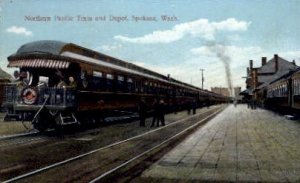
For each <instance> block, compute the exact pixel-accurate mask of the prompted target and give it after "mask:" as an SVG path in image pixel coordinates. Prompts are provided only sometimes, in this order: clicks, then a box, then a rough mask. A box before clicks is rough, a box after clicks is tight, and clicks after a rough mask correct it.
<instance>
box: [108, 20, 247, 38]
mask: <svg viewBox="0 0 300 183" xmlns="http://www.w3.org/2000/svg"><path fill="white" fill-rule="evenodd" d="M250 24H251V22H245V21H238V20H236V19H234V18H229V19H227V20H224V21H220V22H210V21H209V20H207V19H198V20H195V21H192V22H186V23H181V24H177V25H175V26H174V27H173V28H172V29H170V30H156V31H154V32H152V33H150V34H146V35H144V36H142V37H135V38H130V37H127V36H122V35H117V36H115V37H114V38H115V39H117V40H120V41H124V42H130V43H139V44H154V43H171V42H174V41H178V40H180V39H182V38H183V37H185V36H188V35H189V36H197V37H201V38H203V39H205V40H214V39H215V34H216V33H217V32H218V31H229V32H234V31H246V30H247V29H248V27H249V25H250Z"/></svg>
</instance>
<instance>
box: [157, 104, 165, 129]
mask: <svg viewBox="0 0 300 183" xmlns="http://www.w3.org/2000/svg"><path fill="white" fill-rule="evenodd" d="M159 121H160V122H161V125H162V126H165V103H164V100H160V101H159V104H158V120H157V127H158V126H159Z"/></svg>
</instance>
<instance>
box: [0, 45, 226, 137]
mask: <svg viewBox="0 0 300 183" xmlns="http://www.w3.org/2000/svg"><path fill="white" fill-rule="evenodd" d="M8 62H9V63H8V67H16V68H19V72H18V73H16V75H18V77H19V79H18V81H17V83H16V84H14V85H11V86H6V88H5V98H4V106H5V107H7V108H8V109H9V110H8V111H9V113H13V112H17V113H31V114H34V115H33V116H32V123H33V125H34V127H35V128H36V129H38V130H40V131H43V130H45V129H47V128H56V127H63V126H66V125H72V124H75V125H78V124H80V123H82V122H86V121H90V120H89V119H90V118H91V116H95V115H99V114H101V113H102V114H103V113H105V112H107V111H109V110H115V109H122V110H137V105H138V103H139V102H140V100H144V101H145V102H146V104H147V105H148V106H151V105H152V104H153V101H154V100H155V99H156V98H160V99H163V100H164V101H165V103H166V105H167V106H168V109H174V108H184V107H187V106H189V105H190V104H191V103H192V102H195V103H196V104H197V105H198V106H201V105H204V104H205V105H209V104H215V103H222V102H226V101H227V98H226V97H224V96H221V95H218V94H215V93H212V92H210V91H207V90H202V89H200V88H198V87H195V86H192V85H189V84H186V83H183V82H181V81H178V80H175V79H173V78H171V77H169V76H164V75H162V74H159V73H156V72H153V71H150V70H148V69H145V68H142V67H139V66H137V65H134V64H131V63H128V62H125V61H122V60H120V59H117V58H114V57H111V56H108V55H105V54H102V53H99V52H96V51H93V50H90V49H87V48H83V47H81V46H78V45H76V44H73V43H64V42H60V41H52V40H43V41H36V42H30V43H27V44H24V45H22V46H21V47H20V48H19V49H18V50H17V52H16V53H14V54H12V55H11V56H9V57H8ZM60 83H63V84H60ZM74 83H75V84H74ZM8 115H9V114H8Z"/></svg>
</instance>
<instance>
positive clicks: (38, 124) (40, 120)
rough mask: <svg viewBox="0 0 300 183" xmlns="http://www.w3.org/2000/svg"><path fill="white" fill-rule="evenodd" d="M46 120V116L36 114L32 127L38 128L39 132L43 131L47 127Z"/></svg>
mask: <svg viewBox="0 0 300 183" xmlns="http://www.w3.org/2000/svg"><path fill="white" fill-rule="evenodd" d="M46 120H47V118H46V116H45V115H43V114H40V115H38V116H37V118H36V119H35V121H34V122H33V127H34V128H35V129H37V130H39V131H40V132H44V131H45V130H46V129H47V128H48V125H47V122H46Z"/></svg>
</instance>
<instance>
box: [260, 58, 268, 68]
mask: <svg viewBox="0 0 300 183" xmlns="http://www.w3.org/2000/svg"><path fill="white" fill-rule="evenodd" d="M266 63H267V57H261V66H264V65H266Z"/></svg>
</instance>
